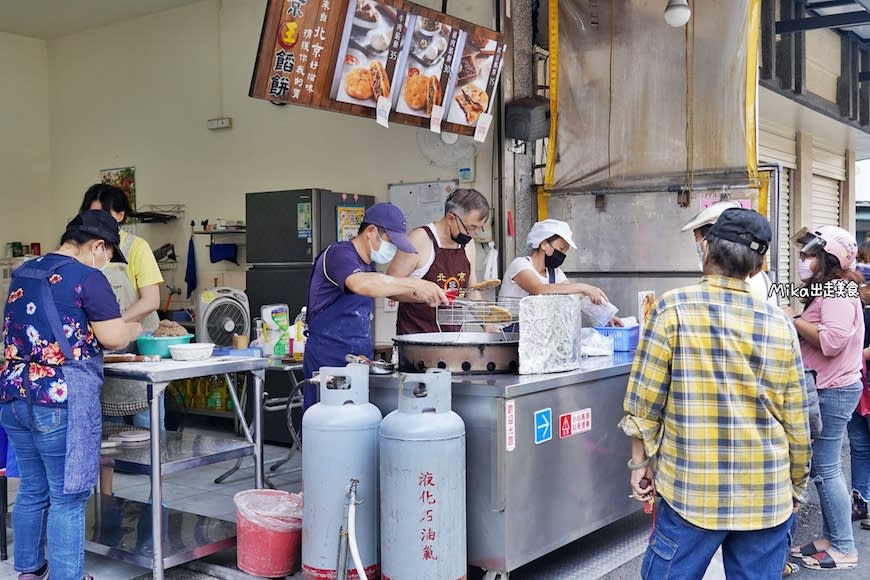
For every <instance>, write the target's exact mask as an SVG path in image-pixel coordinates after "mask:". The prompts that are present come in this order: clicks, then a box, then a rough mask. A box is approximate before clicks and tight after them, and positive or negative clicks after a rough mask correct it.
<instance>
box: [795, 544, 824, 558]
mask: <svg viewBox="0 0 870 580" xmlns="http://www.w3.org/2000/svg"><path fill="white" fill-rule="evenodd" d="M818 553H819V549H818V548H816V543H815V542H810V543H809V544H804V545H803V546H798V547H797V548H792V549H791V550H789V551H788V555H789V556H794V557H795V558H801V557H804V556H812V555H813V554H818Z"/></svg>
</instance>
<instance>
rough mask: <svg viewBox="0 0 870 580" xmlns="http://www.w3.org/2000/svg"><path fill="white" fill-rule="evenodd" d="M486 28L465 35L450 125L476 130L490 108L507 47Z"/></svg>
mask: <svg viewBox="0 0 870 580" xmlns="http://www.w3.org/2000/svg"><path fill="white" fill-rule="evenodd" d="M495 34H496V33H494V32H492V31H488V30H485V29H483V28H474V29H472V30H470V31H467V32H466V31H463V34H462V39H463V40H464V42H463V43H462V56H461V57H460V59H459V66H458V72H457V75H456V86H455V88H454V89H453V98H452V100H451V104H450V110H449V112H448V114H447V119H446V120H447V122H449V123H456V124H458V125H467V126H470V127H473V126H474V125H475V124H476V123H477V120H478V119H479V118H480V115H481V113H486V112H488V111H489V108H490V101H491V100H492V99H493V98H494V93H495V86H496V84H497V83H498V77H499V75H500V74H501V66H502V56H503V54H504V47H505V45H504V43H503V42H499V41H498V40H497V39H496V37H495Z"/></svg>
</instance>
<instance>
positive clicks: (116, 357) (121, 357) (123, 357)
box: [103, 353, 161, 364]
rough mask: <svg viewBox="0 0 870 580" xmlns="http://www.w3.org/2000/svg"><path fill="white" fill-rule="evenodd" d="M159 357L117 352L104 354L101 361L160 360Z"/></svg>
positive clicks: (107, 362)
mask: <svg viewBox="0 0 870 580" xmlns="http://www.w3.org/2000/svg"><path fill="white" fill-rule="evenodd" d="M160 360H161V358H160V356H158V355H142V354H133V353H126V354H125V353H119V354H104V355H103V363H106V364H109V363H124V362H160Z"/></svg>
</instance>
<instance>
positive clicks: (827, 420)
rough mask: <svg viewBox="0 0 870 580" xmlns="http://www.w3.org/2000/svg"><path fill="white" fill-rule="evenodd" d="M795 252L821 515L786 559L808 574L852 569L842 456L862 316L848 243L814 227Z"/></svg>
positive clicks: (842, 235) (857, 379) (856, 387)
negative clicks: (814, 405)
mask: <svg viewBox="0 0 870 580" xmlns="http://www.w3.org/2000/svg"><path fill="white" fill-rule="evenodd" d="M795 241H796V243H797V244H798V245H799V246H800V248H801V250H800V260H799V262H798V274H799V276H800V279H801V281H802V282H804V286H803V288H802V292H805V293H806V295H805V296H804V297H802V298H801V300H802V302H803V303H804V311H803V313H802V314H800V315H796V314H795V312H794V310H792V309H791V308H785V309H784V310H785V311H786V312H787V313H788V314H789V315H790V316H792V318H793V320H794V326H795V330H797V333H798V336H799V338H800V346H801V356H802V357H803V361H804V366H805V368H807V369H812V370H815V371H816V386H817V387H818V392H819V406H820V408H821V412H822V432H821V433H820V434H819V436H818V437H816V439H815V440H814V441H813V460H812V468H811V471H810V477H811V478H812V480H813V482H814V483H815V484H816V490H817V491H818V493H819V503H820V505H821V509H822V522H823V523H822V537H821V538H819V539H818V540H816V541H815V542H810V543H808V544H804V545H803V546H800V547H796V548H794V549H793V550H792V551H791V555H792V556H794V557H799V558H801V564H802V565H803V566H804V567H807V568H814V569H817V570H830V569H842V568H855V567H856V566H857V564H858V552H857V550H856V548H855V539H854V537H853V534H852V505H851V497H850V494H849V489H848V487H847V486H846V479H845V477H844V475H843V468H842V461H841V452H842V449H843V435H844V434H845V432H846V424H847V423H848V421H849V419H850V418H851V417H852V411H854V410H855V406H856V405H857V404H858V399H859V397H860V395H861V368H862V356H863V347H864V314H863V308H862V305H861V298H860V296H859V293H858V283H859V281H860V280H861V277H860V275H859V274H858V273H857V272H856V271H855V270H854V269H853V262H854V261H855V256H856V255H857V253H858V244H857V243H856V242H855V237H854V236H852V234H850V233H849V232H847V231H846V230H844V229H842V228H839V227H836V226H821V227H819V228H817V229H815V230H813V231H806V232H805V231H804V230H802V231H801V232H799V233H798V235H797V236H795Z"/></svg>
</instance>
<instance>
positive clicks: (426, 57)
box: [396, 15, 461, 119]
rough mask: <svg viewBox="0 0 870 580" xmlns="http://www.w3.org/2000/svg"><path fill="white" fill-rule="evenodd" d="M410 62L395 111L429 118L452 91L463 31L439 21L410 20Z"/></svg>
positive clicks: (424, 17)
mask: <svg viewBox="0 0 870 580" xmlns="http://www.w3.org/2000/svg"><path fill="white" fill-rule="evenodd" d="M409 29H410V30H411V31H412V34H411V35H410V42H409V51H408V59H407V64H406V68H405V74H404V75H403V76H404V84H403V85H402V90H401V94H400V96H399V100H398V104H397V105H396V111H397V112H398V113H404V114H406V115H414V116H416V117H425V118H427V119H428V118H429V117H431V115H432V107H433V106H435V105H443V104H444V102H443V101H444V95H447V98H448V99H449V98H450V95H449V94H448V91H449V90H450V89H452V88H453V85H452V83H451V79H452V78H453V77H455V75H456V68H457V67H458V65H459V59H457V58H455V56H456V54H457V48H458V43H459V35H460V33H461V30H460V29H459V28H458V27H456V26H450V25H449V24H447V23H446V22H443V21H441V20H440V19H436V18H427V17H426V16H421V15H415V16H412V17H411V22H410V24H409Z"/></svg>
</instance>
